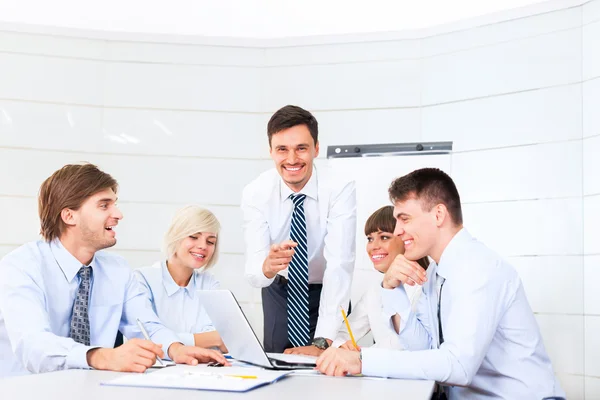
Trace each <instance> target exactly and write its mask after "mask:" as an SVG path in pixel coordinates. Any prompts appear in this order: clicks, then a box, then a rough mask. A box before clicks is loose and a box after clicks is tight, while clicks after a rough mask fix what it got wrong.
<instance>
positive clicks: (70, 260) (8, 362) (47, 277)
mask: <svg viewBox="0 0 600 400" xmlns="http://www.w3.org/2000/svg"><path fill="white" fill-rule="evenodd" d="M89 265H90V266H91V267H92V281H91V289H90V299H89V308H88V314H89V320H90V344H91V346H85V345H83V344H80V343H77V342H75V341H74V340H73V339H71V338H70V337H69V333H70V329H71V328H70V324H71V315H72V313H73V303H74V302H75V297H76V295H77V289H78V287H79V281H80V278H79V276H78V274H77V273H78V272H79V269H80V268H81V267H82V265H81V263H80V262H79V261H77V259H76V258H75V257H73V255H71V253H69V252H68V251H67V250H66V249H65V248H64V247H63V245H62V244H61V242H60V240H54V241H52V242H50V243H47V242H44V241H38V242H31V243H28V244H26V245H23V246H21V247H19V248H18V249H16V250H14V251H13V252H11V253H9V254H7V255H6V256H5V257H4V258H3V259H2V261H0V361H1V362H0V377H4V376H10V375H23V374H27V373H29V372H33V373H39V372H50V371H56V370H62V369H68V368H89V366H88V363H87V352H88V351H89V350H91V349H93V348H95V347H108V348H112V347H114V345H115V339H116V336H117V331H118V330H120V331H121V332H122V333H123V335H124V336H126V337H127V338H134V337H137V338H143V336H142V334H141V332H140V331H139V328H138V325H137V322H136V319H137V318H139V319H140V320H141V321H142V323H144V325H145V328H146V330H147V331H148V333H149V335H150V338H151V339H152V340H153V341H154V342H156V343H162V345H163V350H164V352H165V356H167V349H168V348H169V346H170V345H171V344H172V343H174V342H178V341H179V338H178V337H177V336H176V335H175V333H173V332H171V331H170V330H168V329H167V328H165V327H164V326H163V325H162V324H161V323H160V321H159V320H158V318H157V317H156V314H155V313H154V312H153V311H152V309H151V308H149V307H147V306H146V299H145V296H144V293H143V291H142V287H141V286H140V284H139V283H138V281H137V280H136V279H135V278H134V276H133V273H132V272H131V269H130V268H129V265H127V262H126V261H125V260H124V259H123V258H122V257H119V256H117V255H115V254H111V253H105V252H103V251H99V252H97V253H96V254H95V255H94V258H93V259H92V262H91V263H90V264H89Z"/></svg>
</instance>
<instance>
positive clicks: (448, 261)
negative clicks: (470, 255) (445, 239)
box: [436, 228, 473, 279]
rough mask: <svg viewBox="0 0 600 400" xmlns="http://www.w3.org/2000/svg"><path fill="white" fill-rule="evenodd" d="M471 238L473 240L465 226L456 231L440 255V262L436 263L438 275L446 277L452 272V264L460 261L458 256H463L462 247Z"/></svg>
mask: <svg viewBox="0 0 600 400" xmlns="http://www.w3.org/2000/svg"><path fill="white" fill-rule="evenodd" d="M471 240H473V237H472V236H471V234H469V232H468V231H467V230H466V229H465V228H462V229H461V230H460V231H458V232H456V234H455V235H454V237H453V238H452V240H450V242H449V243H448V245H447V246H446V248H445V249H444V252H443V253H442V256H441V257H440V262H439V264H438V265H437V271H436V272H437V274H438V275H439V276H441V277H442V278H444V279H447V278H448V275H451V274H452V271H453V269H454V268H452V264H455V263H457V262H460V258H461V257H464V255H465V252H464V251H463V250H462V248H463V247H464V246H465V244H467V243H468V242H469V241H471Z"/></svg>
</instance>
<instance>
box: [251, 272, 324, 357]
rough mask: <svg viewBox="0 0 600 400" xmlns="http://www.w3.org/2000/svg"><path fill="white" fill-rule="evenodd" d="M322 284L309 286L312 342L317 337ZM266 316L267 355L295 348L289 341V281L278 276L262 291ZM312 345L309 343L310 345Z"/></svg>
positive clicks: (265, 338)
mask: <svg viewBox="0 0 600 400" xmlns="http://www.w3.org/2000/svg"><path fill="white" fill-rule="evenodd" d="M322 288H323V285H322V284H320V283H319V284H316V283H315V284H310V285H308V312H309V320H310V340H311V342H312V339H314V337H315V330H316V329H317V319H318V318H319V303H320V300H321V289H322ZM262 304H263V315H264V340H263V343H264V347H265V351H266V352H267V353H283V351H284V350H285V349H288V348H290V347H294V346H293V345H292V343H291V342H290V341H289V340H288V329H287V324H288V319H287V279H285V278H284V277H282V276H280V275H277V276H276V277H275V280H274V281H273V283H272V284H271V285H270V286H267V287H265V288H263V289H262ZM309 344H310V343H307V345H309Z"/></svg>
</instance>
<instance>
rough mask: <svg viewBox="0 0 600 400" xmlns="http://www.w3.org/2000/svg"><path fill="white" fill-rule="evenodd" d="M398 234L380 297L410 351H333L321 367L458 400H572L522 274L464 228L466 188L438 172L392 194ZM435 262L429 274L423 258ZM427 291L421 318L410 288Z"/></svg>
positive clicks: (399, 182) (415, 176)
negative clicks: (417, 382)
mask: <svg viewBox="0 0 600 400" xmlns="http://www.w3.org/2000/svg"><path fill="white" fill-rule="evenodd" d="M389 194H390V199H391V200H392V202H393V203H394V216H395V217H396V230H395V232H394V233H395V234H396V235H398V236H400V238H401V239H402V240H403V241H404V246H405V253H404V255H403V256H402V255H399V256H397V258H396V260H395V261H394V263H393V264H392V265H391V266H390V268H389V269H388V271H387V272H386V274H385V276H384V279H383V284H382V289H381V295H382V299H383V312H384V316H385V317H386V318H387V319H388V320H390V323H391V324H392V325H393V326H394V328H395V330H396V332H398V333H399V336H398V338H399V340H400V342H401V343H402V344H403V346H404V348H405V349H406V350H407V351H389V350H383V349H375V348H365V349H363V350H362V351H361V352H360V353H358V352H351V351H347V350H341V349H331V350H329V351H327V352H325V353H323V354H322V355H321V357H320V358H319V360H318V361H317V366H318V368H319V370H320V371H321V372H323V373H326V374H328V375H344V374H346V373H352V374H355V373H361V372H362V373H363V374H365V375H374V376H383V377H394V378H405V379H429V380H435V381H437V382H440V383H442V385H443V386H441V387H439V388H438V394H439V395H440V397H442V396H445V395H448V397H449V398H450V399H462V398H469V399H492V398H494V399H495V398H501V399H536V400H539V399H542V398H546V397H552V398H558V396H562V397H564V396H565V394H564V392H563V391H562V389H561V387H560V384H559V383H558V380H557V379H556V377H555V375H554V371H553V369H552V364H551V362H550V359H549V358H548V355H547V353H546V350H545V348H544V345H543V341H542V337H541V335H540V331H539V328H538V325H537V323H536V320H535V317H534V315H533V312H532V310H531V307H530V306H529V303H528V301H527V297H526V296H525V291H524V290H523V285H522V284H521V280H520V279H519V275H518V274H517V272H516V271H515V270H514V268H513V267H512V266H511V265H510V264H508V263H507V262H506V261H505V260H503V259H502V258H501V257H500V256H499V255H497V254H496V253H494V252H493V251H492V250H490V249H488V248H487V247H485V245H483V244H482V243H481V242H479V241H477V240H476V239H475V238H473V237H472V236H471V235H470V234H469V233H468V232H467V230H466V229H465V228H463V219H462V211H461V205H460V197H459V194H458V190H457V189H456V186H455V185H454V182H453V181H452V179H451V178H450V177H449V176H448V175H447V174H445V173H444V172H442V171H440V170H439V169H435V168H425V169H420V170H417V171H414V172H411V173H410V174H408V175H406V176H403V177H401V178H398V179H396V180H395V181H394V182H393V183H392V185H391V187H390V189H389ZM423 256H429V257H431V259H432V260H433V262H432V263H431V264H430V265H429V268H428V269H427V271H424V270H423V268H421V267H420V266H419V265H418V264H417V263H416V262H415V261H414V260H418V259H419V258H421V257H423ZM415 283H418V284H423V294H422V296H421V298H420V299H419V304H418V307H417V310H416V311H415V312H413V311H412V310H411V307H410V302H409V300H408V297H407V295H406V291H405V289H404V285H411V286H412V285H414V284H415Z"/></svg>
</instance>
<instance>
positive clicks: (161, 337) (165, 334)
mask: <svg viewBox="0 0 600 400" xmlns="http://www.w3.org/2000/svg"><path fill="white" fill-rule="evenodd" d="M150 339H151V340H152V341H153V342H154V343H159V344H161V345H162V349H163V352H164V353H165V355H164V359H166V360H170V359H171V358H170V357H169V347H171V345H172V344H173V343H181V339H180V338H179V336H177V335H175V334H174V333H173V332H171V331H170V330H168V329H166V328H163V329H161V330H159V331H158V332H155V333H154V334H153V335H152V337H151V338H150Z"/></svg>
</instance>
